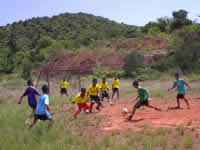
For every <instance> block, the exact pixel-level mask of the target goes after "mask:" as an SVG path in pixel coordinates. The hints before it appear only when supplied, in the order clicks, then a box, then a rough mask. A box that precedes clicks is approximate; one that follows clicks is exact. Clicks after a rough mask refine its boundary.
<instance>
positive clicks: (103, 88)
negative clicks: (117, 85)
mask: <svg viewBox="0 0 200 150" xmlns="http://www.w3.org/2000/svg"><path fill="white" fill-rule="evenodd" d="M100 90H101V96H102V97H101V98H102V101H103V100H104V98H107V99H108V102H109V104H110V105H112V101H111V99H110V96H109V85H108V83H107V82H106V78H103V80H102V82H101V84H100Z"/></svg>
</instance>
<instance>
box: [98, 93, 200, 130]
mask: <svg viewBox="0 0 200 150" xmlns="http://www.w3.org/2000/svg"><path fill="white" fill-rule="evenodd" d="M122 101H123V103H121V102H122ZM130 101H131V100H130V99H120V100H115V104H114V105H113V106H109V105H106V106H105V107H104V108H103V110H102V111H101V112H100V113H99V114H100V115H106V116H107V117H105V119H104V121H103V122H102V125H101V127H102V130H104V131H112V130H127V129H131V130H134V131H140V130H142V129H143V128H144V126H146V127H148V128H152V129H155V128H160V127H164V128H177V127H179V126H184V127H185V126H186V127H187V128H191V129H192V128H195V130H196V131H198V132H200V117H199V114H200V109H199V108H200V95H193V96H190V101H189V102H190V106H191V109H190V110H189V109H187V106H186V104H185V102H184V101H181V109H174V110H171V109H168V107H172V106H176V105H177V104H176V99H175V98H174V100H169V101H168V102H167V103H166V101H163V100H162V99H161V98H154V99H153V100H151V101H150V103H151V104H153V105H155V106H157V107H159V108H161V109H162V112H159V111H156V110H154V109H151V108H147V107H145V106H144V107H141V108H139V109H138V110H137V111H136V113H135V116H134V117H133V119H132V121H127V117H128V116H129V115H130V113H131V111H132V107H133V105H134V103H130ZM128 102H129V103H128ZM123 108H128V110H129V113H128V114H127V115H126V116H124V115H123V114H122V112H121V111H122V109H123Z"/></svg>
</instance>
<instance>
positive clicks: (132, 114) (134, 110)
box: [128, 105, 137, 120]
mask: <svg viewBox="0 0 200 150" xmlns="http://www.w3.org/2000/svg"><path fill="white" fill-rule="evenodd" d="M136 109H137V108H136V105H135V106H134V107H133V111H132V113H131V115H130V116H129V118H128V119H129V120H132V118H133V116H134V115H135V112H136Z"/></svg>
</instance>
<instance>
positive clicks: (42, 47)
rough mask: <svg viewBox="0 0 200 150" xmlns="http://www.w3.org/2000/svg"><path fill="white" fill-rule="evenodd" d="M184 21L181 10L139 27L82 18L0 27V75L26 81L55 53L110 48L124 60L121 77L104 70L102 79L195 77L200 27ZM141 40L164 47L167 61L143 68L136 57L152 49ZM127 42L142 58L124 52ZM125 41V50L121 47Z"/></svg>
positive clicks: (74, 16) (56, 18)
mask: <svg viewBox="0 0 200 150" xmlns="http://www.w3.org/2000/svg"><path fill="white" fill-rule="evenodd" d="M187 15H188V12H187V11H185V10H179V11H174V12H173V13H172V16H173V18H158V20H157V21H156V22H149V23H148V24H146V25H145V26H144V27H135V26H129V25H125V24H123V23H122V24H119V23H116V22H114V21H110V20H108V19H106V18H103V17H96V16H93V15H90V14H84V13H78V14H70V13H65V14H60V15H58V16H54V17H51V18H49V17H42V18H32V19H30V20H26V21H19V22H15V23H13V24H8V25H6V26H4V27H0V43H1V45H0V73H13V72H18V73H21V75H22V77H23V78H24V79H27V78H30V76H31V72H32V71H33V70H35V69H36V70H37V69H38V68H40V67H41V65H42V64H44V63H45V62H47V61H49V60H51V59H52V58H53V57H54V56H55V55H57V54H59V53H72V54H76V53H78V52H79V50H80V49H81V48H84V49H86V50H87V49H94V50H98V48H104V47H108V50H109V47H112V48H111V49H115V50H116V52H120V53H125V54H126V57H125V59H124V64H125V65H124V67H123V68H122V69H123V70H122V71H120V72H115V73H113V72H111V73H109V72H110V70H109V71H108V70H106V76H107V77H112V76H113V75H114V74H117V75H119V76H120V77H125V78H127V77H131V78H132V77H133V78H137V79H138V80H147V79H153V78H156V79H158V77H161V76H162V74H166V73H170V74H171V73H174V72H180V73H183V74H185V75H187V74H188V73H194V74H198V73H199V67H200V65H199V64H200V63H199V57H200V50H199V49H200V44H199V39H200V38H199V35H200V26H199V24H197V23H195V22H192V21H191V20H189V19H188V18H187ZM145 38H150V39H160V40H165V41H167V43H168V45H167V47H166V48H165V49H167V50H168V54H167V56H163V57H162V56H161V58H160V59H158V60H156V61H154V62H153V64H152V65H149V66H148V68H147V67H146V66H144V58H143V53H141V52H146V53H152V52H153V50H154V49H155V48H154V46H152V45H150V46H144V45H142V42H143V40H144V39H145ZM128 39H135V41H134V40H133V43H134V42H135V43H136V44H135V45H138V47H137V46H136V47H137V48H139V49H141V52H140V51H137V52H136V51H134V52H133V51H130V52H129V51H128V52H126V50H127V49H126V42H128ZM137 39H139V41H138V42H137ZM124 41H125V45H124V46H125V47H124V46H123V45H122V46H120V45H121V43H123V42H124ZM127 44H129V43H127ZM130 44H131V43H130ZM137 48H136V50H137ZM101 67H104V66H101ZM138 70H139V71H138ZM141 70H143V71H141ZM94 72H95V73H97V72H98V70H96V71H94ZM142 72H143V73H142ZM146 72H148V74H151V75H150V76H149V75H147V74H146ZM97 76H100V77H101V76H102V75H99V74H97Z"/></svg>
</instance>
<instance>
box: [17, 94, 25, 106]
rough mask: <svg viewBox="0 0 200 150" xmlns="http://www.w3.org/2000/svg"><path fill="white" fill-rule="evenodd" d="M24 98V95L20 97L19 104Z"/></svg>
mask: <svg viewBox="0 0 200 150" xmlns="http://www.w3.org/2000/svg"><path fill="white" fill-rule="evenodd" d="M23 98H24V96H23V95H22V96H21V97H20V100H19V102H18V104H21V102H22V100H23Z"/></svg>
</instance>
